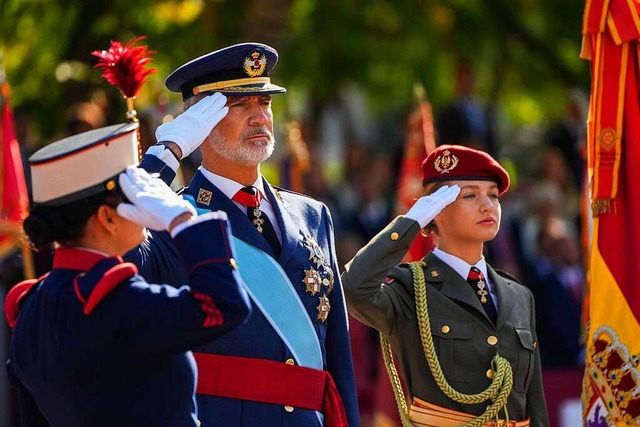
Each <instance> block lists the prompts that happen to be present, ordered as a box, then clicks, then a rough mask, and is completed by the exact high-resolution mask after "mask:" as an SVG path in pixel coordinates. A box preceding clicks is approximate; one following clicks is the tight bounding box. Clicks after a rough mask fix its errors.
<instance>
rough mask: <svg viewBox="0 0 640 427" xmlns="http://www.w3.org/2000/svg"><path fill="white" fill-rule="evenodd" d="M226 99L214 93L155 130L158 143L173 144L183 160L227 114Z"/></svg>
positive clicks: (218, 93)
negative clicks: (177, 148)
mask: <svg viewBox="0 0 640 427" xmlns="http://www.w3.org/2000/svg"><path fill="white" fill-rule="evenodd" d="M226 103H227V97H226V96H224V95H223V94H221V93H220V92H216V93H214V94H213V95H210V96H207V97H205V98H203V99H201V100H200V101H198V102H197V103H196V104H195V105H193V106H191V107H189V108H188V109H187V110H186V111H185V112H184V113H182V114H180V115H178V116H177V117H176V118H175V119H173V120H172V121H170V122H167V123H164V124H161V125H160V126H158V128H157V129H156V139H157V140H158V142H164V141H171V142H175V143H176V144H177V145H178V147H180V150H182V158H183V159H184V158H185V157H187V156H188V155H189V154H191V153H192V152H193V151H194V150H195V149H196V148H198V147H199V146H200V144H202V141H204V139H205V138H206V137H207V136H209V134H210V133H211V131H212V130H213V128H214V127H216V125H217V124H218V123H220V121H221V120H222V119H224V117H225V116H226V115H227V113H228V112H229V107H226V106H225V105H226Z"/></svg>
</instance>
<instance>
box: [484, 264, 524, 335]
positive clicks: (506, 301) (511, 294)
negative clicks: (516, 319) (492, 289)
mask: <svg viewBox="0 0 640 427" xmlns="http://www.w3.org/2000/svg"><path fill="white" fill-rule="evenodd" d="M487 270H488V273H489V276H490V277H491V282H492V283H493V284H494V285H495V286H496V293H497V294H498V320H497V322H496V329H498V328H500V327H502V325H504V322H505V320H506V319H508V318H509V314H510V313H511V310H513V307H514V305H515V301H516V298H517V295H516V291H515V290H514V289H513V286H512V285H511V283H510V282H509V281H507V280H505V279H503V278H502V276H500V275H499V274H498V273H496V272H495V270H494V269H493V268H491V266H490V265H489V264H487Z"/></svg>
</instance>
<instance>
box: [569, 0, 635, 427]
mask: <svg viewBox="0 0 640 427" xmlns="http://www.w3.org/2000/svg"><path fill="white" fill-rule="evenodd" d="M638 40H640V3H639V2H638V1H637V0H587V1H586V5H585V11H584V20H583V47H582V54H581V56H582V57H583V58H585V59H588V60H590V61H591V78H592V82H591V99H590V108H589V121H588V162H589V180H590V185H591V206H592V210H593V215H594V219H593V233H592V236H593V237H592V242H591V250H590V265H589V276H590V279H589V293H588V298H589V301H588V303H587V304H586V306H587V307H588V310H589V312H588V315H589V319H588V326H587V351H586V361H585V374H584V380H583V387H582V401H583V411H584V414H583V416H584V420H585V423H584V425H587V426H600V425H608V426H627V425H639V424H640V393H639V391H640V370H639V369H638V367H639V362H640V258H639V257H638V253H639V252H638V244H639V242H640V92H638V90H639V88H638V83H639V81H640V62H639V61H640V55H639V49H640V47H639V44H638Z"/></svg>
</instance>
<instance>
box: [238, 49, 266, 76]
mask: <svg viewBox="0 0 640 427" xmlns="http://www.w3.org/2000/svg"><path fill="white" fill-rule="evenodd" d="M266 67H267V56H266V55H265V54H264V53H263V54H260V53H259V52H255V51H254V52H252V53H251V54H250V55H249V56H247V57H246V58H244V63H243V65H242V69H243V70H244V72H245V73H246V74H247V75H248V76H249V77H260V76H261V75H262V73H264V70H265V68H266Z"/></svg>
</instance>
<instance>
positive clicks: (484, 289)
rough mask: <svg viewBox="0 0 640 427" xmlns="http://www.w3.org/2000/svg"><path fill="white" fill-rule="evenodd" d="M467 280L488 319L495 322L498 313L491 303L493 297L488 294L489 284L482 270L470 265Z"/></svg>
mask: <svg viewBox="0 0 640 427" xmlns="http://www.w3.org/2000/svg"><path fill="white" fill-rule="evenodd" d="M467 282H469V284H470V285H471V287H472V288H473V291H474V292H475V293H476V295H477V296H478V299H479V300H480V303H481V304H482V308H484V311H485V312H486V313H487V316H489V319H491V321H492V322H493V323H494V324H495V323H496V319H497V317H498V314H497V312H496V306H495V305H494V304H493V298H491V295H490V294H489V285H488V284H487V281H486V280H485V278H484V274H482V271H480V269H478V268H476V267H471V270H469V276H467Z"/></svg>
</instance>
